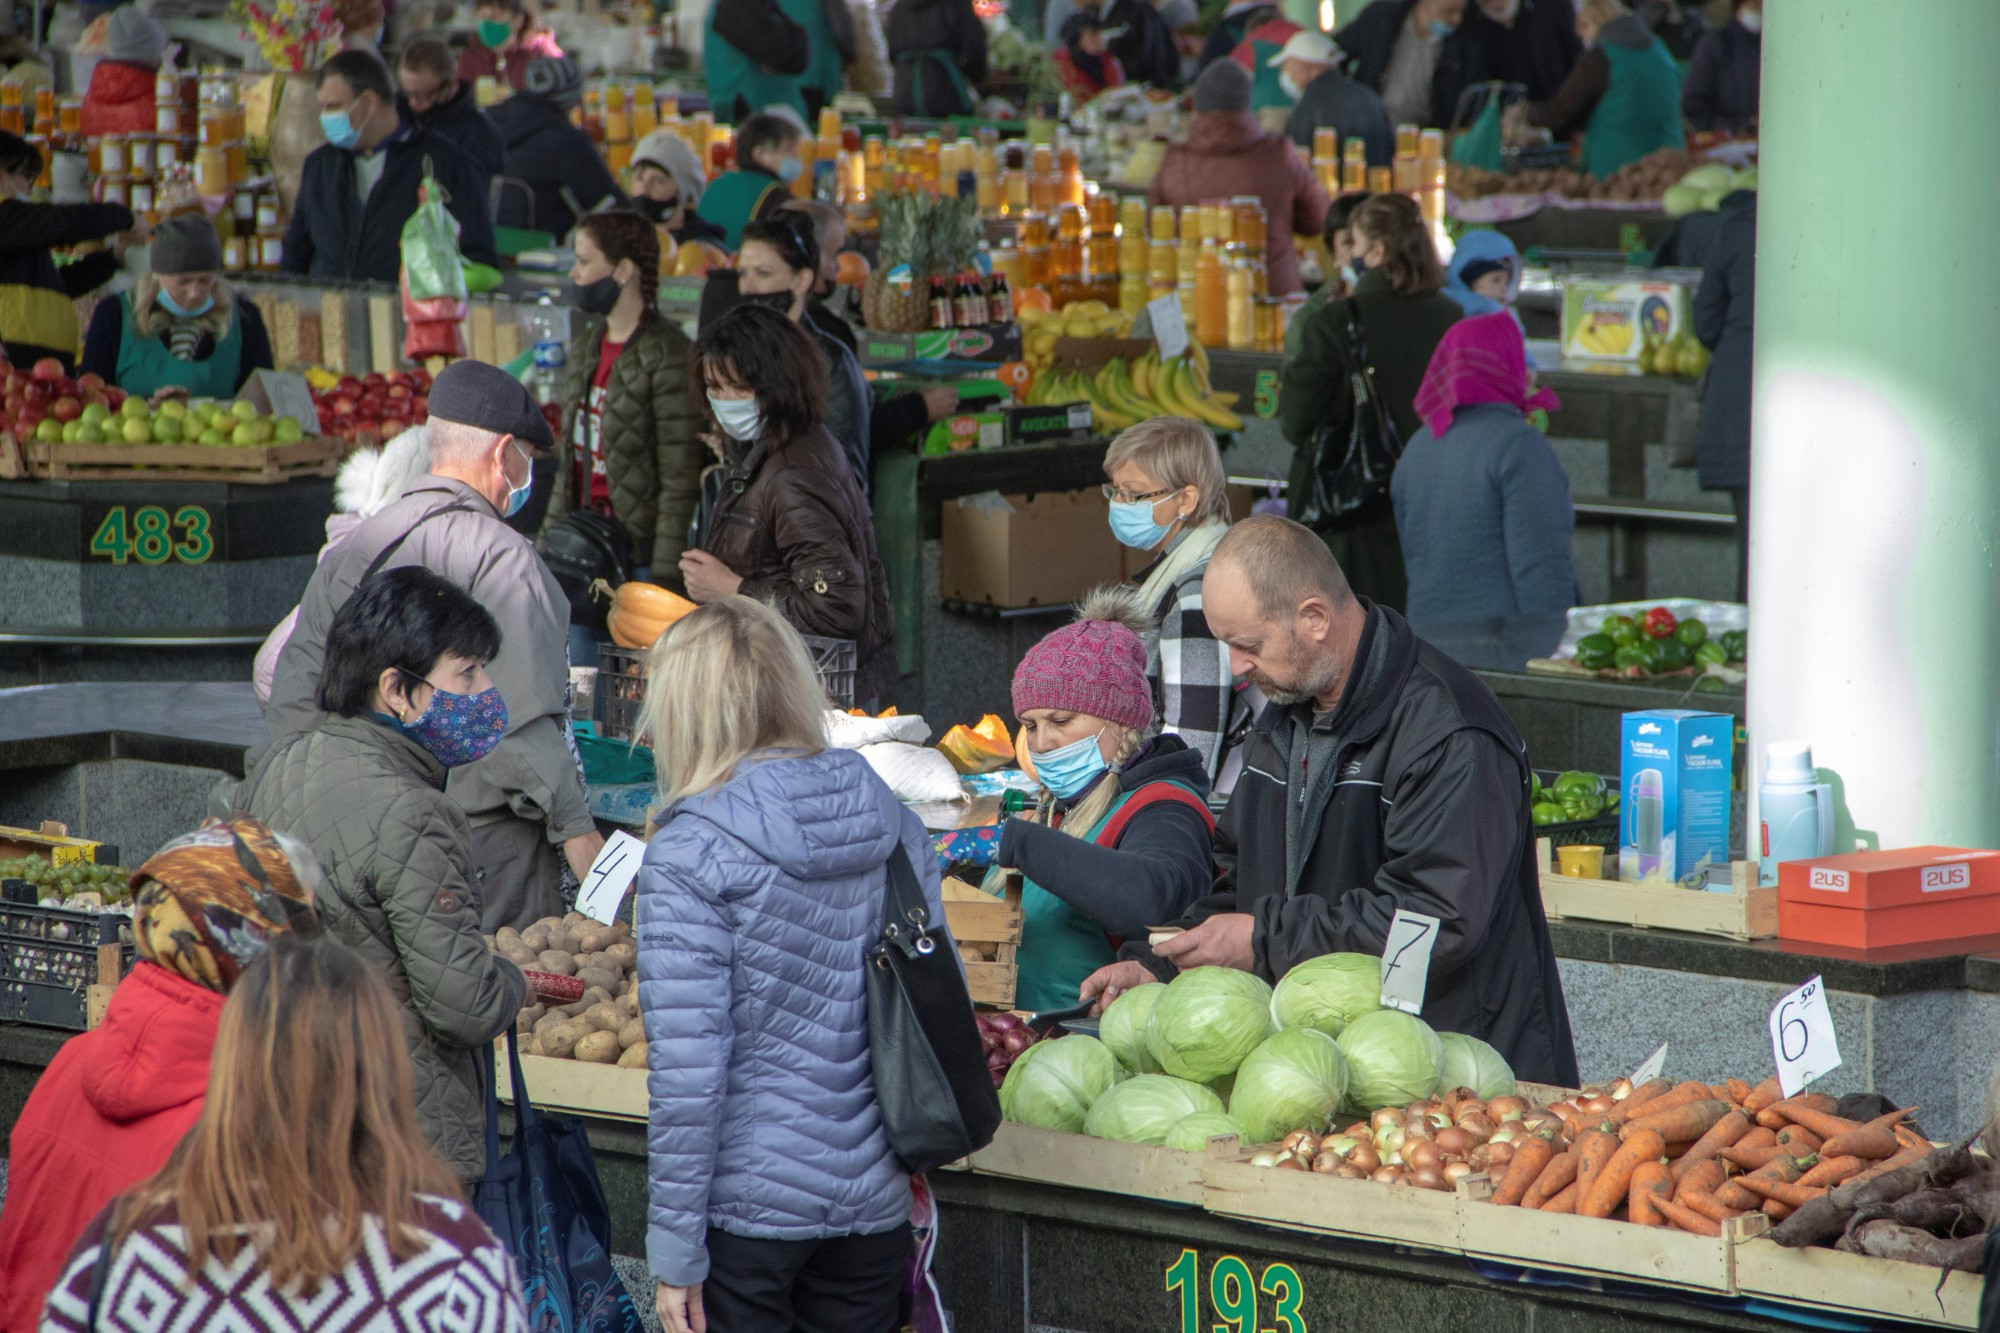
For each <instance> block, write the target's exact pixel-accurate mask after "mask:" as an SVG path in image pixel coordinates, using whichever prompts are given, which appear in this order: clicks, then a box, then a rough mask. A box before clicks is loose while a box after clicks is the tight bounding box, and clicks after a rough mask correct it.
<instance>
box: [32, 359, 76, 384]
mask: <svg viewBox="0 0 2000 1333" xmlns="http://www.w3.org/2000/svg"><path fill="white" fill-rule="evenodd" d="M34 376H35V378H36V379H38V380H60V379H67V378H69V376H68V374H67V372H65V371H64V370H63V363H62V362H60V361H58V360H56V359H55V358H54V357H52V356H45V357H43V358H42V359H41V360H39V361H37V362H35V370H34Z"/></svg>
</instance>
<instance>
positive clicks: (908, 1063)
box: [867, 843, 1000, 1171]
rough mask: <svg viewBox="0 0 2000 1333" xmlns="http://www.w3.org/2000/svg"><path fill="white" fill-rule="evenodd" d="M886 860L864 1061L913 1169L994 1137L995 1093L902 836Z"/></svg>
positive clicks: (948, 947)
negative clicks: (871, 1072)
mask: <svg viewBox="0 0 2000 1333" xmlns="http://www.w3.org/2000/svg"><path fill="white" fill-rule="evenodd" d="M884 868H885V869H886V870H887V872H888V884H887V886H886V887H885V888H884V890H883V893H882V936H881V938H880V939H878V940H876V941H875V943H873V944H871V945H869V946H868V953H867V960H868V962H867V966H868V1056H869V1063H870V1064H871V1065H872V1066H873V1069H874V1072H875V1099H876V1100H877V1101H878V1102H880V1103H881V1106H882V1127H883V1129H884V1130H885V1131H886V1132H887V1134H888V1136H889V1146H890V1147H891V1148H893V1149H895V1152H896V1156H897V1157H899V1158H901V1159H902V1162H903V1165H904V1166H906V1167H908V1168H909V1169H910V1170H911V1171H928V1170H930V1169H931V1168H933V1167H938V1166H943V1165H944V1164H945V1163H946V1162H955V1161H957V1160H958V1159H959V1158H961V1157H963V1156H965V1155H966V1154H967V1153H970V1152H976V1151H978V1150H979V1149H981V1148H984V1147H985V1146H986V1145H987V1144H989V1143H991V1142H992V1141H993V1132H994V1131H995V1130H996V1129H998V1128H999V1127H1000V1094H999V1093H998V1092H996V1091H995V1090H994V1087H993V1079H992V1076H991V1075H990V1074H988V1073H987V1072H986V1054H985V1051H984V1049H983V1048H982V1046H981V1043H980V1040H979V1026H978V1024H976V1023H975V1022H974V1021H973V1018H972V996H971V994H970V992H968V991H967V990H966V988H965V972H964V970H963V969H962V968H961V967H960V966H959V962H958V951H957V950H956V949H955V948H953V947H952V943H951V936H950V934H949V933H948V932H947V931H946V930H945V928H944V924H943V923H942V922H939V923H938V924H936V925H933V924H931V920H930V909H929V907H928V906H927V905H926V904H925V902H924V895H923V890H922V889H921V888H919V887H918V884H917V872H916V870H915V869H914V868H913V867H912V866H911V865H910V858H909V854H908V853H907V852H905V851H904V850H903V846H902V844H901V843H898V844H897V845H896V850H895V851H893V852H891V853H890V855H889V863H888V865H887V866H886V867H884Z"/></svg>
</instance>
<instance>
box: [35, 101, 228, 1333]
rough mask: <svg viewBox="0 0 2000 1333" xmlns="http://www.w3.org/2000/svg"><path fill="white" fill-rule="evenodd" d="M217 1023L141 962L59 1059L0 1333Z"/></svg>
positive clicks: (86, 1220) (184, 1086)
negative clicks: (98, 1021)
mask: <svg viewBox="0 0 2000 1333" xmlns="http://www.w3.org/2000/svg"><path fill="white" fill-rule="evenodd" d="M99 68H100V69H101V68H102V66H99ZM221 1017H222V996H220V995H218V994H217V993H216V992H214V991H212V990H207V989H205V988H203V987H201V986H197V985H195V984H194V983H193V982H192V981H187V980H185V979H183V978H182V977H180V976H179V975H177V974H175V973H172V972H169V971H167V970H166V969H165V968H163V967H159V966H157V965H155V964H153V963H146V962H142V963H139V964H138V965H137V966H135V967H134V968H133V969H132V972H131V975H130V976H128V977H126V978H125V980H124V981H122V982H120V983H119V985H118V989H117V991H115V992H114V993H113V994H112V996H111V1004H110V1006H109V1007H108V1008H107V1009H106V1011H105V1014H104V1024H103V1026H101V1027H99V1028H98V1029H97V1030H96V1031H94V1032H86V1033H84V1034H83V1035H82V1036H79V1037H72V1038H70V1040H69V1041H67V1042H65V1043H64V1044H63V1048H62V1049H61V1050H60V1051H58V1052H56V1058H55V1059H54V1060H53V1061H51V1062H50V1063H49V1067H48V1069H47V1070H45V1071H44V1072H43V1074H42V1077H41V1080H40V1081H39V1082H38V1083H36V1084H35V1090H34V1091H33V1092H31V1093H29V1094H28V1104H27V1105H26V1106H25V1107H23V1108H22V1110H21V1118H20V1119H19V1120H18V1121H16V1122H15V1124H14V1132H13V1142H12V1145H11V1147H10V1149H9V1152H10V1161H9V1163H8V1172H7V1201H6V1207H5V1209H4V1211H0V1331H4V1333H33V1330H34V1329H35V1328H36V1327H37V1326H38V1325H39V1324H40V1322H41V1317H42V1300H43V1298H44V1297H45V1296H47V1294H48V1291H49V1288H51V1287H53V1286H54V1285H55V1284H56V1279H57V1278H59V1277H61V1276H62V1266H63V1263H64V1261H65V1260H67V1259H68V1258H69V1252H70V1249H71V1247H72V1246H74V1245H75V1244H76V1239H77V1237H78V1236H81V1235H82V1234H83V1229H84V1227H86V1226H88V1225H89V1224H90V1220H91V1219H92V1218H93V1217H95V1216H97V1214H98V1213H99V1212H100V1211H101V1210H102V1209H103V1208H104V1205H105V1204H107V1203H109V1202H111V1200H113V1199H114V1198H116V1197H117V1196H118V1195H120V1194H122V1193H124V1192H125V1191H126V1190H127V1189H129V1188H131V1187H132V1186H133V1185H136V1184H138V1183H139V1182H140V1181H141V1180H144V1179H145V1178H146V1177H148V1176H150V1175H152V1174H153V1173H154V1172H155V1171H157V1170H159V1169H160V1167H161V1165H162V1164H164V1163H165V1162H166V1160H167V1154H168V1153H170V1152H172V1151H173V1148H174V1145H175V1144H177V1143H179V1142H180V1141H181V1136H182V1135H184V1134H186V1133H187V1131H188V1128H189V1127H190V1126H192V1125H193V1124H194V1122H195V1120H196V1119H197V1118H198V1117H199V1116H200V1115H201V1104H202V1098H203V1096H204V1095H205V1094H206V1093H207V1091H208V1061H209V1056H210V1054H211V1052H213V1050H214V1049H215V1028H216V1024H217V1023H218V1022H219V1021H220V1020H221Z"/></svg>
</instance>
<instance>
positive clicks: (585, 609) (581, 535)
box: [542, 509, 634, 629]
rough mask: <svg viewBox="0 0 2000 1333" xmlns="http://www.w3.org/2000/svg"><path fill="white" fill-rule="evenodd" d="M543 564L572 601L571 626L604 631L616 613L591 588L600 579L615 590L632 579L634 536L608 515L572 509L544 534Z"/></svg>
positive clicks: (570, 610)
mask: <svg viewBox="0 0 2000 1333" xmlns="http://www.w3.org/2000/svg"><path fill="white" fill-rule="evenodd" d="M542 563H543V564H545V565H547V566H548V567H549V573H551V574H553V575H555V578H556V586H557V587H559V588H561V589H562V590H563V596H565V597H567V598H569V623H570V624H572V625H586V626H588V627H590V628H591V629H603V628H604V619H605V617H606V616H607V615H608V614H610V611H611V608H610V606H609V604H608V603H606V602H605V601H604V600H603V599H601V598H598V597H595V596H593V595H592V593H591V589H592V588H593V587H594V586H595V585H596V584H597V583H598V581H599V580H602V581H603V582H605V583H608V584H610V585H611V586H612V587H614V588H615V587H617V586H618V585H619V584H621V583H623V582H625V581H626V580H627V579H629V578H631V577H632V566H633V564H634V561H633V558H632V536H631V534H630V533H628V532H626V531H625V525H624V524H623V523H620V522H619V521H618V520H617V519H615V518H612V517H611V516H610V515H608V514H600V513H598V512H597V511H596V510H594V509H577V510H572V511H571V512H569V513H567V514H565V515H563V517H562V520H561V521H560V522H557V523H554V524H551V525H550V527H549V530H548V531H547V532H545V533H543V534H542Z"/></svg>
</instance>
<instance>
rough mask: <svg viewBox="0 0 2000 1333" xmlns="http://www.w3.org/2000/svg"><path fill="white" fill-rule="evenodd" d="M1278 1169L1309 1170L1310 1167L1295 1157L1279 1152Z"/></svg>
mask: <svg viewBox="0 0 2000 1333" xmlns="http://www.w3.org/2000/svg"><path fill="white" fill-rule="evenodd" d="M1278 1169H1279V1170H1280V1171H1309V1170H1311V1169H1312V1168H1310V1167H1308V1166H1307V1165H1306V1164H1305V1163H1304V1162H1301V1161H1300V1160H1299V1159H1298V1158H1296V1157H1292V1156H1289V1155H1287V1154H1285V1153H1279V1154H1278Z"/></svg>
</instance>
